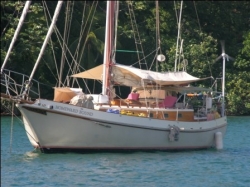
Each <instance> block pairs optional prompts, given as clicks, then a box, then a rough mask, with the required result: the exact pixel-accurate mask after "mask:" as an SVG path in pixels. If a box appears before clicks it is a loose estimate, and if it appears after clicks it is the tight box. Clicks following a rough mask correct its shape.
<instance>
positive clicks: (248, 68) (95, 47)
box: [1, 1, 250, 115]
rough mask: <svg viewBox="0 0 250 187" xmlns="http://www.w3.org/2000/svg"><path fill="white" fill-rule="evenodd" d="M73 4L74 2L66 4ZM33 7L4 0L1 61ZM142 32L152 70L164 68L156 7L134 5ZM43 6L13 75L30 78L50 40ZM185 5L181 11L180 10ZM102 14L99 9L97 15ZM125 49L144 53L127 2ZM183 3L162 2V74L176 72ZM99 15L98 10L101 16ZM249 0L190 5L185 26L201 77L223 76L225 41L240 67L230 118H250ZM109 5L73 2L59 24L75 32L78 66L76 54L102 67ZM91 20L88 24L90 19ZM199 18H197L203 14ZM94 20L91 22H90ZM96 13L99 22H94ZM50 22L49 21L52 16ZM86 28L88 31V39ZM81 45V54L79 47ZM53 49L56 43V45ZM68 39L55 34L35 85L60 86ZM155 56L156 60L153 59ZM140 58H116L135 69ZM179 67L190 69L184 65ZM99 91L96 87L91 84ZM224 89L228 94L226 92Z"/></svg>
mask: <svg viewBox="0 0 250 187" xmlns="http://www.w3.org/2000/svg"><path fill="white" fill-rule="evenodd" d="M66 2H67V3H66ZM46 3H47V6H48V11H49V13H50V15H53V12H54V9H55V6H56V4H57V2H56V1H46ZM24 4H25V1H1V63H2V62H3V61H4V58H5V56H6V52H7V50H8V48H9V45H10V43H11V40H12V38H13V35H14V32H15V29H16V27H17V24H18V21H19V18H20V16H21V13H22V10H23V7H24ZM67 4H70V6H71V7H73V9H72V10H71V11H72V21H71V22H67V20H66V17H65V16H66V14H65V13H64V11H65V9H66V5H67ZM132 4H133V10H134V13H135V18H136V23H137V27H138V32H139V34H140V40H141V42H142V46H143V50H144V53H145V56H147V55H148V56H147V58H146V60H147V63H148V66H151V65H152V69H156V63H155V54H156V53H155V52H154V51H155V49H156V31H155V28H156V19H155V13H156V9H155V1H132ZM42 5H43V2H42V1H34V2H32V4H31V7H30V10H29V13H28V14H27V16H26V19H25V22H24V25H23V27H22V29H21V32H20V35H19V36H18V38H17V41H16V43H15V47H14V49H13V51H12V53H11V55H10V58H9V61H8V63H7V64H6V67H5V68H6V69H11V70H14V71H18V72H21V73H25V74H27V75H29V74H30V73H31V71H32V69H33V65H34V63H35V62H36V59H37V57H38V54H39V52H40V49H41V46H42V44H43V40H44V38H45V36H46V33H47V30H48V26H49V25H50V19H48V22H47V19H46V16H45V14H44V13H45V12H46V15H47V16H48V12H47V10H44V7H43V6H42ZM175 6H176V7H177V10H176V9H175ZM95 8H96V9H95ZM120 8H121V9H120V11H119V22H118V30H117V32H118V35H117V40H118V41H117V49H118V50H131V51H135V50H136V45H135V40H134V34H135V31H134V30H133V28H132V26H131V18H130V15H129V9H128V6H127V2H126V1H120ZM179 8H180V2H173V1H159V21H160V47H161V48H160V50H161V53H162V54H164V55H165V56H166V61H165V62H163V63H160V67H161V70H162V71H172V70H174V66H175V58H176V38H177V31H178V28H177V17H178V15H179V11H180V9H179ZM95 10H96V11H95ZM249 10H250V2H249V1H184V2H183V11H182V22H181V35H180V38H181V39H183V41H184V42H183V54H179V53H177V59H178V58H179V57H180V62H182V61H183V59H187V61H188V65H187V72H188V73H190V74H192V75H194V76H197V77H202V78H203V77H209V76H213V77H214V78H220V77H221V76H222V74H221V72H222V60H220V61H217V62H215V59H216V58H217V57H218V56H219V55H220V54H221V52H222V51H221V46H220V40H225V47H226V51H225V52H226V53H227V54H228V55H229V56H232V57H233V58H235V61H233V62H232V61H227V62H226V85H225V86H226V100H227V108H228V110H227V112H228V114H230V115H249V114H250V76H249V72H250V31H249V28H250V22H249ZM105 11H106V2H105V1H103V2H101V1H99V2H98V5H97V6H96V7H95V4H94V2H92V1H74V2H73V1H71V2H69V1H65V3H64V4H63V7H62V11H61V13H60V15H59V18H58V21H57V28H58V31H59V33H60V35H61V36H62V37H63V35H64V28H65V23H66V24H68V26H70V28H71V29H70V30H68V31H69V34H68V36H69V37H68V39H67V41H66V43H67V45H68V49H69V50H70V52H69V51H67V52H66V53H65V54H66V59H67V60H68V61H69V62H70V63H71V62H73V58H72V55H73V56H74V58H75V59H76V61H77V62H79V63H80V65H81V67H83V68H85V69H89V68H92V67H94V66H96V65H99V64H101V63H102V60H103V48H104V32H105V15H106V14H105V13H106V12H105ZM83 12H84V13H85V16H84V17H83V20H82V13H83ZM196 12H197V14H196ZM88 15H89V16H88ZM92 15H94V17H93V19H90V17H92ZM47 18H48V17H47ZM82 26H84V27H85V28H89V27H90V29H89V30H88V29H85V30H84V31H83V33H82V35H80V31H81V28H82ZM79 42H80V44H81V46H79V48H78V43H79ZM52 44H53V45H52ZM61 45H62V39H61V40H60V42H59V41H58V40H57V36H56V34H55V33H53V35H52V38H51V42H50V43H49V44H48V46H47V48H46V51H45V54H44V55H43V58H42V61H41V63H40V65H39V67H38V69H37V73H36V74H35V77H34V78H35V79H37V80H39V81H40V82H44V83H45V84H47V85H49V86H50V87H51V86H55V85H56V84H58V79H59V77H58V75H57V73H58V72H59V69H60V63H61V61H62V49H61ZM149 54H151V55H149ZM137 60H138V59H137V54H136V53H124V52H119V53H118V52H117V53H116V61H117V62H118V63H122V64H129V65H131V64H133V63H135V62H136V61H137ZM70 68H73V67H70V66H69V65H68V64H67V63H65V65H64V72H63V79H64V78H65V77H66V76H67V75H68V74H70V73H69V69H70ZM177 68H179V69H182V65H181V64H178V65H177ZM88 84H89V86H92V84H93V82H91V81H89V82H88ZM197 84H199V85H200V86H211V85H212V84H213V82H211V80H208V81H201V82H199V83H197ZM48 88H49V87H44V89H43V94H44V97H48V96H49V97H53V95H52V91H53V90H50V89H48ZM219 89H220V88H219Z"/></svg>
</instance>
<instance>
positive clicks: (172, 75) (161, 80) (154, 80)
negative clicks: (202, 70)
mask: <svg viewBox="0 0 250 187" xmlns="http://www.w3.org/2000/svg"><path fill="white" fill-rule="evenodd" d="M111 67H112V73H113V80H114V82H115V83H116V84H119V85H125V86H143V85H145V84H158V85H182V84H189V83H191V82H196V81H199V80H203V79H200V78H197V77H194V76H192V75H190V74H188V73H187V72H184V71H179V72H155V71H150V70H142V69H138V68H135V67H132V66H126V65H121V64H114V65H112V66H111ZM102 73H103V65H99V66H97V67H95V68H92V69H90V70H87V71H84V72H81V73H78V74H74V75H71V77H77V78H84V79H95V80H101V81H102ZM205 79H207V78H205Z"/></svg>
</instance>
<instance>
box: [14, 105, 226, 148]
mask: <svg viewBox="0 0 250 187" xmlns="http://www.w3.org/2000/svg"><path fill="white" fill-rule="evenodd" d="M17 107H18V108H19V110H20V111H21V113H22V117H23V121H24V126H25V130H26V133H27V135H28V138H29V140H30V142H31V144H32V145H33V146H34V147H35V148H37V149H40V150H41V151H44V152H47V151H49V150H57V149H58V150H88V151H90V150H106V151H115V150H117V151H119V150H134V151H137V150H138V151H139V150H145V151H146V150H148V151H150V150H166V151H167V150H188V149H204V148H211V147H214V146H215V133H216V132H221V133H222V135H224V134H225V131H226V126H227V119H226V117H221V118H218V119H214V120H210V121H197V122H196V121H194V122H182V121H168V120H161V119H153V118H150V117H135V116H127V115H121V114H113V113H107V112H103V111H98V110H93V109H87V108H82V107H78V106H73V105H68V104H64V103H58V102H53V101H48V100H37V101H36V102H35V103H34V104H27V103H23V104H17ZM194 124H195V125H194ZM171 127H178V129H179V132H178V134H177V137H176V139H174V140H173V139H172V140H170V138H169V136H170V128H171Z"/></svg>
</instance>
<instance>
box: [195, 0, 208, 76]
mask: <svg viewBox="0 0 250 187" xmlns="http://www.w3.org/2000/svg"><path fill="white" fill-rule="evenodd" d="M193 2H194V9H195V13H196V17H197V21H198V25H199V29H200V33H202V31H201V24H200V19H199V16H198V11H197V9H196V4H195V1H193ZM201 38H202V40H203V41H204V36H203V35H202V34H201ZM205 53H206V58H207V62H208V65H209V71H210V75H211V76H212V77H213V75H212V69H211V64H210V62H209V60H208V55H207V52H206V51H205Z"/></svg>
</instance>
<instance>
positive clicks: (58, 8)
mask: <svg viewBox="0 0 250 187" xmlns="http://www.w3.org/2000/svg"><path fill="white" fill-rule="evenodd" d="M62 3H63V1H58V3H57V6H56V10H55V13H54V16H53V19H52V22H51V24H50V27H49V30H48V33H47V35H46V38H45V40H44V42H43V45H42V48H41V51H40V53H39V56H38V58H37V60H36V63H35V66H34V68H33V70H32V72H31V75H30V77H29V80H28V81H26V83H25V84H26V85H25V90H24V92H23V97H25V95H26V94H27V91H28V90H29V88H30V84H31V80H32V79H33V76H34V73H35V71H36V69H37V66H38V64H39V62H40V60H41V58H42V55H43V53H44V50H45V48H46V45H47V43H48V41H49V39H50V36H51V34H52V32H53V29H54V26H55V24H56V21H57V17H58V15H59V12H60V9H61V6H62Z"/></svg>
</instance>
